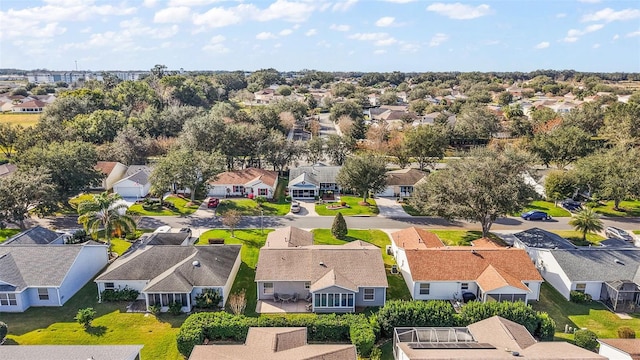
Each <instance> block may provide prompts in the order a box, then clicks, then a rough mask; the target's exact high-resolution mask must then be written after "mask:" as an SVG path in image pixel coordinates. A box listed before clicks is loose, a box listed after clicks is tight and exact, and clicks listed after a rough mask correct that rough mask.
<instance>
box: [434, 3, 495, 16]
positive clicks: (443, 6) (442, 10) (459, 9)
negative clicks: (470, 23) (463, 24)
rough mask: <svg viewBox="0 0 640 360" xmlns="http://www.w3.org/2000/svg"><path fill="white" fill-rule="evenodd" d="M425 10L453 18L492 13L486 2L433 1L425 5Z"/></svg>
mask: <svg viewBox="0 0 640 360" xmlns="http://www.w3.org/2000/svg"><path fill="white" fill-rule="evenodd" d="M427 11H433V12H435V13H437V14H440V15H443V16H446V17H448V18H450V19H455V20H469V19H475V18H479V17H482V16H485V15H489V14H491V13H493V10H491V7H490V6H489V5H487V4H480V5H478V6H472V5H465V4H461V3H453V4H449V3H434V4H431V5H429V6H427Z"/></svg>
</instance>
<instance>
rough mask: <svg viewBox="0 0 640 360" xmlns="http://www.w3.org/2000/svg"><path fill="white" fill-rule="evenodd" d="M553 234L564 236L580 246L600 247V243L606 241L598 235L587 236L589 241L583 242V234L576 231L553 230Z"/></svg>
mask: <svg viewBox="0 0 640 360" xmlns="http://www.w3.org/2000/svg"><path fill="white" fill-rule="evenodd" d="M551 232H552V233H554V234H558V235H560V236H562V237H563V238H565V239H567V240H569V241H571V242H572V243H574V244H575V245H578V246H587V245H589V244H592V245H599V244H600V241H602V240H605V238H603V237H602V236H600V235H598V234H587V241H586V242H584V241H582V233H581V232H579V231H576V230H551Z"/></svg>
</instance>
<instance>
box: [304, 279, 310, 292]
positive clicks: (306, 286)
mask: <svg viewBox="0 0 640 360" xmlns="http://www.w3.org/2000/svg"><path fill="white" fill-rule="evenodd" d="M310 287H311V283H310V282H308V281H307V282H305V283H304V288H305V289H307V290H309V288H310Z"/></svg>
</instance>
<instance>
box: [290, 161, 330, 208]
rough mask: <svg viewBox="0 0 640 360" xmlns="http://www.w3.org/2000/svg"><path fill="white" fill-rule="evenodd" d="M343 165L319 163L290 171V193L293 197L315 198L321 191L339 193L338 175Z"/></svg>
mask: <svg viewBox="0 0 640 360" xmlns="http://www.w3.org/2000/svg"><path fill="white" fill-rule="evenodd" d="M341 168H342V166H328V165H325V164H323V163H317V164H313V165H309V166H299V167H297V168H293V169H291V170H290V171H289V179H290V180H289V185H288V188H289V195H291V197H292V198H293V199H313V198H314V197H316V196H320V195H321V193H327V192H329V191H330V192H332V193H336V194H337V193H339V192H340V187H339V186H338V184H337V183H336V176H337V175H338V172H339V171H340V169H341Z"/></svg>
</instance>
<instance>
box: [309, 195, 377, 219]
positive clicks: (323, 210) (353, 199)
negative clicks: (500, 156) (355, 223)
mask: <svg viewBox="0 0 640 360" xmlns="http://www.w3.org/2000/svg"><path fill="white" fill-rule="evenodd" d="M342 201H344V202H345V203H347V205H349V207H348V208H342V209H336V210H329V209H327V206H329V205H339V204H340V202H342ZM361 201H362V198H361V197H357V196H341V197H340V200H339V201H338V202H334V203H325V204H317V205H316V212H317V213H318V215H320V216H335V215H336V214H337V213H339V212H341V213H342V215H343V216H356V215H360V216H376V215H378V206H377V205H376V201H375V200H374V199H367V202H368V203H369V204H370V205H369V206H362V205H360V204H359V202H361Z"/></svg>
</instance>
